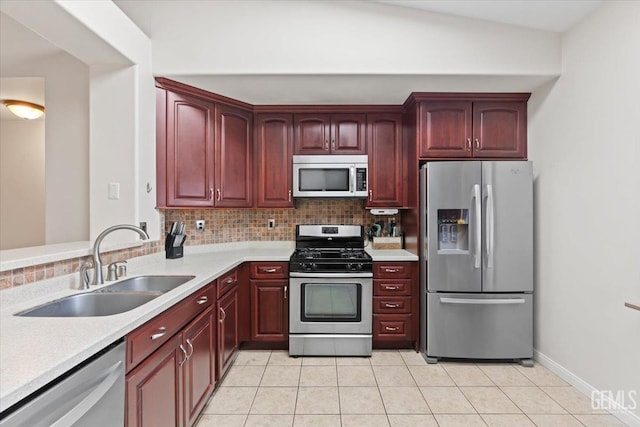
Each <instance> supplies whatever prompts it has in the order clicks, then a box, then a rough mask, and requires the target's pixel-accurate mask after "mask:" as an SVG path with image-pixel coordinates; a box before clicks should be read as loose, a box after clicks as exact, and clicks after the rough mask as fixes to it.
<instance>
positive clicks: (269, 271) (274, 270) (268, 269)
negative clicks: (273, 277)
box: [263, 268, 278, 273]
mask: <svg viewBox="0 0 640 427" xmlns="http://www.w3.org/2000/svg"><path fill="white" fill-rule="evenodd" d="M263 271H264V272H265V273H275V272H276V271H278V270H277V269H275V268H265V269H263Z"/></svg>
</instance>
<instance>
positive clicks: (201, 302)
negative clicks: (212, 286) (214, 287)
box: [196, 297, 209, 305]
mask: <svg viewBox="0 0 640 427" xmlns="http://www.w3.org/2000/svg"><path fill="white" fill-rule="evenodd" d="M207 301H209V297H200V298H198V299H197V300H196V303H198V305H202V304H204V303H206V302H207Z"/></svg>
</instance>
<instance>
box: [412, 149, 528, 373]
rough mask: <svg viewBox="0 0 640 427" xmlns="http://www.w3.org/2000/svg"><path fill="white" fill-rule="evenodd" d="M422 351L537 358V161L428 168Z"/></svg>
mask: <svg viewBox="0 0 640 427" xmlns="http://www.w3.org/2000/svg"><path fill="white" fill-rule="evenodd" d="M420 193H421V200H420V215H421V216H420V227H421V234H422V250H421V254H420V266H421V267H420V282H421V305H420V308H421V316H420V317H421V319H420V320H421V347H422V353H423V354H424V356H425V358H426V359H427V362H429V363H436V362H437V361H438V359H439V358H466V359H516V360H519V361H521V363H523V364H525V365H530V364H531V363H532V357H533V179H532V168H531V163H530V162H525V161H496V162H493V161H457V162H429V163H426V164H425V165H424V166H422V168H421V170H420Z"/></svg>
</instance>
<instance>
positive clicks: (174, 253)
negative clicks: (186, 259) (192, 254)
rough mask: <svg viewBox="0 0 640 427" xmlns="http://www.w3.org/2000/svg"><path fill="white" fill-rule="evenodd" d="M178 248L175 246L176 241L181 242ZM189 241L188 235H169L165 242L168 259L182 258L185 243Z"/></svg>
mask: <svg viewBox="0 0 640 427" xmlns="http://www.w3.org/2000/svg"><path fill="white" fill-rule="evenodd" d="M180 240H182V241H181V242H180V244H179V245H178V246H175V244H176V241H180ZM185 240H187V235H186V234H167V238H166V239H165V240H164V251H165V253H166V255H167V259H176V258H182V256H183V255H184V242H185Z"/></svg>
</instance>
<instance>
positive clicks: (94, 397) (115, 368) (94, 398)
mask: <svg viewBox="0 0 640 427" xmlns="http://www.w3.org/2000/svg"><path fill="white" fill-rule="evenodd" d="M121 366H122V361H121V360H118V361H117V362H116V363H115V364H113V365H112V366H111V367H110V368H109V369H108V370H106V371H105V375H104V379H103V380H102V381H100V383H99V384H97V385H96V386H94V388H93V390H92V391H91V392H90V393H89V394H88V395H87V396H86V397H85V398H84V399H82V400H81V401H80V402H78V404H76V405H75V406H74V407H73V408H71V410H69V412H67V413H66V414H64V415H63V416H62V417H61V418H59V419H58V420H57V421H56V422H54V423H52V424H51V427H63V426H70V425H73V424H75V423H76V422H78V420H79V419H80V418H82V417H83V416H84V415H85V414H86V413H87V412H89V411H90V410H91V408H93V407H94V406H95V404H96V403H98V401H99V400H100V399H102V398H103V397H104V396H105V395H106V394H107V392H108V391H109V390H111V387H113V385H114V384H115V383H116V381H118V378H119V377H120V375H122V372H121ZM92 379H93V378H92Z"/></svg>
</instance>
